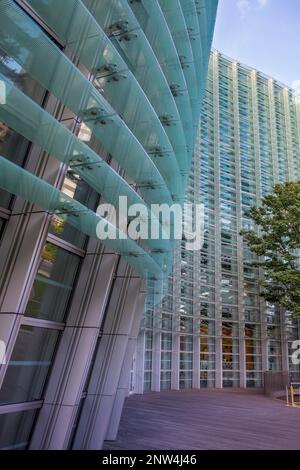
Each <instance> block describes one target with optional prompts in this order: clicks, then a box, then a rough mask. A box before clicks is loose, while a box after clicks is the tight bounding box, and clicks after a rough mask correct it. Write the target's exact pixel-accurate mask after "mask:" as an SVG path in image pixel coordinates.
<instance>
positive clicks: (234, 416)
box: [105, 390, 300, 450]
mask: <svg viewBox="0 0 300 470" xmlns="http://www.w3.org/2000/svg"><path fill="white" fill-rule="evenodd" d="M105 448H106V449H116V450H118V449H122V450H127V449H131V450H138V449H143V450H151V449H154V450H158V449H165V450H172V449H173V450H176V449H178V450H179V449H180V450H188V449H194V450H223V449H227V450H238V449H239V450H240V449H243V450H246V449H253V450H254V449H261V450H273V449H300V409H291V408H287V407H286V406H285V404H284V403H283V402H280V401H277V400H274V399H270V398H267V397H265V396H264V395H263V394H259V393H253V392H247V391H226V390H225V391H223V390H212V391H206V390H202V391H197V390H191V391H174V392H161V393H147V394H145V395H133V396H131V397H129V398H128V399H127V400H126V402H125V407H124V410H123V414H122V420H121V425H120V429H119V434H118V438H117V441H115V442H106V445H105Z"/></svg>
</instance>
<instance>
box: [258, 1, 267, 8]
mask: <svg viewBox="0 0 300 470" xmlns="http://www.w3.org/2000/svg"><path fill="white" fill-rule="evenodd" d="M257 2H258V5H259V6H260V7H261V8H264V7H265V6H267V4H268V3H269V0H257Z"/></svg>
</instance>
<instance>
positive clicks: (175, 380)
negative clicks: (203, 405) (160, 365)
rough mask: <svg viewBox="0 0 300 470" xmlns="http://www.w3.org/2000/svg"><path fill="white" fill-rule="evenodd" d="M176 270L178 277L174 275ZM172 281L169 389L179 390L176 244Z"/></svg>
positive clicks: (178, 261) (178, 254) (178, 260)
mask: <svg viewBox="0 0 300 470" xmlns="http://www.w3.org/2000/svg"><path fill="white" fill-rule="evenodd" d="M176 270H177V273H178V270H179V273H180V275H178V274H176ZM173 279H174V281H173V282H172V289H173V290H172V297H173V300H172V303H173V317H172V373H171V389H172V390H179V370H180V301H181V243H180V242H178V243H177V245H176V248H175V253H174V274H173Z"/></svg>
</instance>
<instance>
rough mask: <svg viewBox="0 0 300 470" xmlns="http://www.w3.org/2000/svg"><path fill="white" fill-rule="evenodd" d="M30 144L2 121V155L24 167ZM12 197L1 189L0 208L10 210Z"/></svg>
mask: <svg viewBox="0 0 300 470" xmlns="http://www.w3.org/2000/svg"><path fill="white" fill-rule="evenodd" d="M29 145H30V142H29V141H28V140H26V139H25V138H24V137H22V136H21V135H20V134H18V133H17V132H15V131H14V130H12V129H11V128H10V127H8V126H7V125H6V124H5V123H4V122H1V121H0V155H2V156H3V157H5V158H7V159H8V160H11V161H13V162H14V163H16V164H18V165H21V166H22V165H23V163H24V160H25V156H26V153H27V151H28V148H29ZM11 199H12V195H11V194H10V193H8V192H7V191H4V190H2V189H0V206H1V207H4V208H5V209H9V206H10V202H11Z"/></svg>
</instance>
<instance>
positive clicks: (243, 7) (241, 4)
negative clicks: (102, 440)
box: [236, 0, 251, 18]
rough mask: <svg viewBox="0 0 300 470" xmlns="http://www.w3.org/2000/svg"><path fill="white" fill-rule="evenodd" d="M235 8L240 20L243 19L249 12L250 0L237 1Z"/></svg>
mask: <svg viewBox="0 0 300 470" xmlns="http://www.w3.org/2000/svg"><path fill="white" fill-rule="evenodd" d="M236 6H237V7H238V9H239V12H240V15H241V17H242V18H245V16H246V15H247V13H248V12H249V11H250V10H251V3H250V0H238V1H237V3H236Z"/></svg>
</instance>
